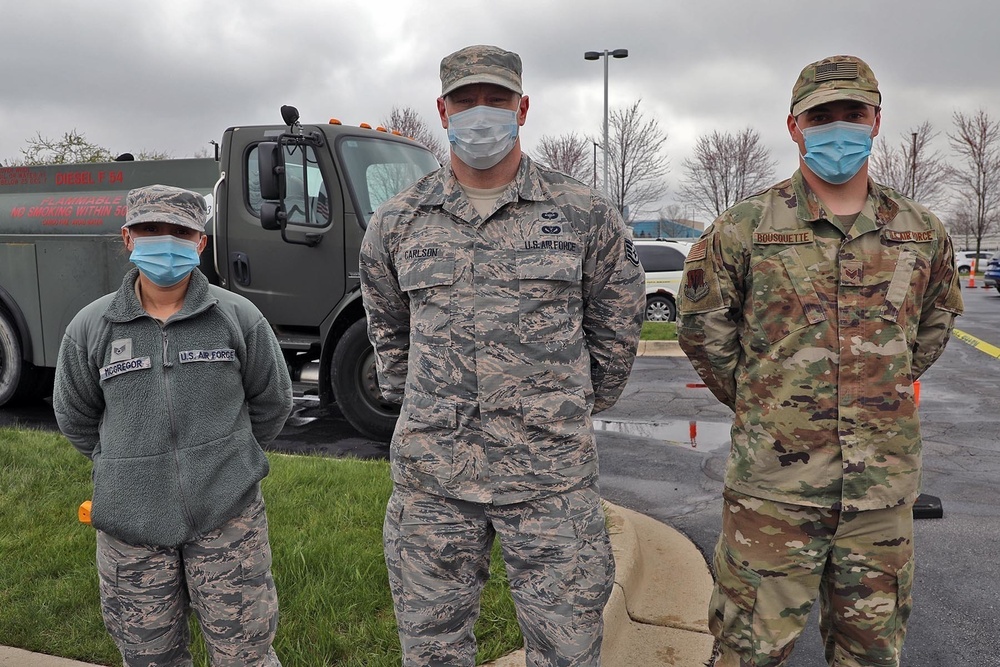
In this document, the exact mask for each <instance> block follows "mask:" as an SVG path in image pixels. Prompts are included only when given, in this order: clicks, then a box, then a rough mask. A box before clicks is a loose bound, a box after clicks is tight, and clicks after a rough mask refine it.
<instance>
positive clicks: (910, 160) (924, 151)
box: [871, 121, 952, 208]
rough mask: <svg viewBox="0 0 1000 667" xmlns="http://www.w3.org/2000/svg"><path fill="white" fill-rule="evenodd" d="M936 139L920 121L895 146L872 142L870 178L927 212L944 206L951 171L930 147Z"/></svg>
mask: <svg viewBox="0 0 1000 667" xmlns="http://www.w3.org/2000/svg"><path fill="white" fill-rule="evenodd" d="M937 135H938V133H937V132H934V131H933V128H932V127H931V124H930V123H929V122H928V121H924V122H923V123H921V124H920V125H919V126H918V127H916V128H910V132H908V133H902V134H900V137H902V140H901V141H900V142H899V143H898V144H896V145H895V146H891V145H889V144H888V143H887V142H886V141H879V140H876V142H875V147H874V148H873V150H872V157H871V170H872V178H874V179H875V180H876V181H878V182H879V183H884V184H885V185H888V186H889V187H891V188H893V189H895V190H896V191H898V192H901V193H903V194H904V195H906V196H908V197H909V198H911V199H914V200H916V201H918V202H920V203H921V204H924V205H926V206H929V207H931V208H939V207H942V206H944V204H945V203H946V201H947V199H948V183H949V181H950V180H951V178H952V168H951V166H950V165H949V164H948V162H947V161H946V160H945V158H944V156H943V155H941V153H940V152H938V151H933V150H931V148H930V144H931V142H932V141H933V139H934V138H935V137H936V136H937Z"/></svg>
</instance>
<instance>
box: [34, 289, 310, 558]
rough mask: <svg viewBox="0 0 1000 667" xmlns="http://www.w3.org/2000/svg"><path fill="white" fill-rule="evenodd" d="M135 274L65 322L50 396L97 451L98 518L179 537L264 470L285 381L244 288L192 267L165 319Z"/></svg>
mask: <svg viewBox="0 0 1000 667" xmlns="http://www.w3.org/2000/svg"><path fill="white" fill-rule="evenodd" d="M137 276H138V270H137V269H133V270H132V271H130V272H129V273H128V274H127V275H126V276H125V279H124V281H123V282H122V286H121V287H120V288H119V289H118V291H117V292H115V293H113V294H108V295H107V296H104V297H102V298H100V299H98V300H96V301H94V302H93V303H91V304H90V305H88V306H86V307H85V308H84V309H83V310H81V311H80V312H79V313H78V314H77V316H76V317H75V318H73V321H72V322H70V325H69V327H67V329H66V334H65V336H64V337H63V340H62V345H61V347H60V349H59V360H58V362H57V365H56V380H55V391H54V393H53V405H54V407H55V416H56V421H57V422H58V423H59V428H60V429H61V430H62V432H63V434H65V435H66V437H67V438H69V440H70V442H72V443H73V446H74V447H76V448H77V449H78V450H80V452H82V453H83V454H85V455H86V456H89V457H90V458H91V459H92V460H93V462H94V466H93V482H94V495H93V508H92V513H91V521H92V523H93V525H94V527H95V528H98V529H100V530H103V531H105V532H107V533H109V534H111V535H113V536H114V537H117V538H119V539H121V540H124V541H125V542H129V543H133V544H151V545H160V546H176V545H179V544H182V543H184V542H187V541H190V540H191V539H193V538H195V537H197V536H198V535H201V534H203V533H205V532H207V531H210V530H212V529H214V528H217V527H218V526H220V525H221V524H222V523H224V522H226V521H228V520H229V519H231V518H233V517H234V516H236V515H237V514H239V512H240V511H241V510H243V509H244V507H245V506H246V505H247V504H248V503H249V502H250V500H251V499H252V498H253V497H254V495H255V494H256V492H257V489H258V484H259V482H260V480H261V479H263V478H264V477H265V476H266V475H267V472H268V462H267V458H266V457H265V456H264V452H263V451H262V449H261V443H266V442H269V441H270V440H272V439H273V438H274V437H275V436H276V435H277V434H278V433H279V432H280V431H281V428H282V426H283V425H284V423H285V419H286V418H287V417H288V414H289V412H291V408H292V389H291V381H290V379H289V376H288V372H287V369H286V367H285V364H284V362H283V357H282V354H281V348H280V347H279V346H278V341H277V339H276V338H275V336H274V333H273V332H272V331H271V327H270V325H269V324H268V323H267V321H266V320H265V319H264V317H263V315H261V313H260V311H259V310H257V308H256V307H255V306H254V305H253V304H252V303H250V302H249V301H248V300H246V299H245V298H243V297H241V296H239V295H237V294H233V293H231V292H227V291H225V290H223V289H220V288H218V287H215V286H213V285H210V284H209V283H208V280H207V279H206V278H205V276H204V275H203V274H202V273H201V272H200V271H198V270H197V269H196V270H195V271H194V273H193V274H192V275H191V282H190V283H189V286H188V292H187V295H186V297H185V300H184V307H183V308H182V309H181V310H180V312H178V313H177V314H175V315H174V316H173V317H171V318H170V319H169V320H167V321H166V323H164V324H162V325H161V324H160V323H159V322H157V321H156V320H155V319H153V318H152V317H150V316H149V315H148V314H146V312H145V311H144V310H143V308H142V306H141V304H140V303H139V300H138V298H137V297H136V294H135V280H136V278H137Z"/></svg>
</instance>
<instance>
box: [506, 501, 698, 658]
mask: <svg viewBox="0 0 1000 667" xmlns="http://www.w3.org/2000/svg"><path fill="white" fill-rule="evenodd" d="M604 506H605V509H606V511H607V514H608V520H609V528H608V530H609V532H610V534H611V546H612V548H613V549H614V554H615V565H616V572H615V586H614V589H613V590H612V592H611V599H610V600H608V604H607V606H605V607H604V645H603V648H602V651H601V664H602V665H603V666H604V667H634V666H635V665H664V667H703V666H704V665H705V664H706V663H707V662H708V660H709V658H710V657H711V654H712V636H711V635H710V634H709V632H708V619H707V616H706V614H707V613H708V602H709V598H710V597H711V595H712V576H711V574H710V573H709V570H708V566H707V565H706V563H705V559H704V558H703V557H702V555H701V552H700V551H698V549H697V548H696V547H695V546H694V544H692V543H691V541H690V540H688V539H687V538H686V537H684V535H682V534H681V533H680V532H678V531H676V530H674V529H673V528H671V527H670V526H667V525H665V524H663V523H660V522H659V521H656V520H655V519H653V518H650V517H648V516H645V515H643V514H639V513H638V512H633V511H632V510H629V509H625V508H624V507H618V506H617V505H612V504H611V503H608V502H606V501H605V503H604ZM489 667H525V656H524V651H523V650H520V651H515V652H514V653H511V654H510V655H507V656H504V657H503V658H500V659H498V660H495V661H493V662H491V663H489Z"/></svg>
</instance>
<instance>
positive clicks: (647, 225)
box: [629, 217, 705, 239]
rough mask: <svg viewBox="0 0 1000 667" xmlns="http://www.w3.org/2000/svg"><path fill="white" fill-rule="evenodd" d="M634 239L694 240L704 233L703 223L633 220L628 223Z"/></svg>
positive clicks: (659, 219) (692, 221)
mask: <svg viewBox="0 0 1000 667" xmlns="http://www.w3.org/2000/svg"><path fill="white" fill-rule="evenodd" d="M629 227H631V228H632V238H636V239H696V238H698V237H699V236H701V233H702V232H703V231H705V223H703V222H698V221H697V220H686V219H677V220H668V219H667V218H663V217H661V218H658V219H656V220H635V221H633V222H631V223H629Z"/></svg>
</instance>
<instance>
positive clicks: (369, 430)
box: [330, 320, 399, 442]
mask: <svg viewBox="0 0 1000 667" xmlns="http://www.w3.org/2000/svg"><path fill="white" fill-rule="evenodd" d="M330 384H331V385H332V387H333V397H334V399H335V400H336V401H337V406H338V407H339V408H340V411H341V412H343V413H344V417H346V418H347V421H349V422H350V423H351V426H353V427H354V428H356V429H358V431H360V432H361V433H362V434H363V435H366V436H368V437H369V438H372V439H373V440H378V441H380V442H388V441H389V439H390V438H391V437H392V431H393V429H395V428H396V418H397V417H399V406H398V405H396V404H394V403H389V402H388V401H386V400H385V398H383V397H382V391H381V390H380V389H379V386H378V377H377V375H376V372H375V350H374V349H372V344H371V342H370V341H369V340H368V324H367V322H366V321H365V320H358V321H357V322H355V323H354V324H352V325H351V326H350V327H348V329H347V331H345V332H344V335H343V336H341V338H340V341H338V342H337V346H336V347H335V348H334V350H333V359H332V360H331V362H330Z"/></svg>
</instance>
